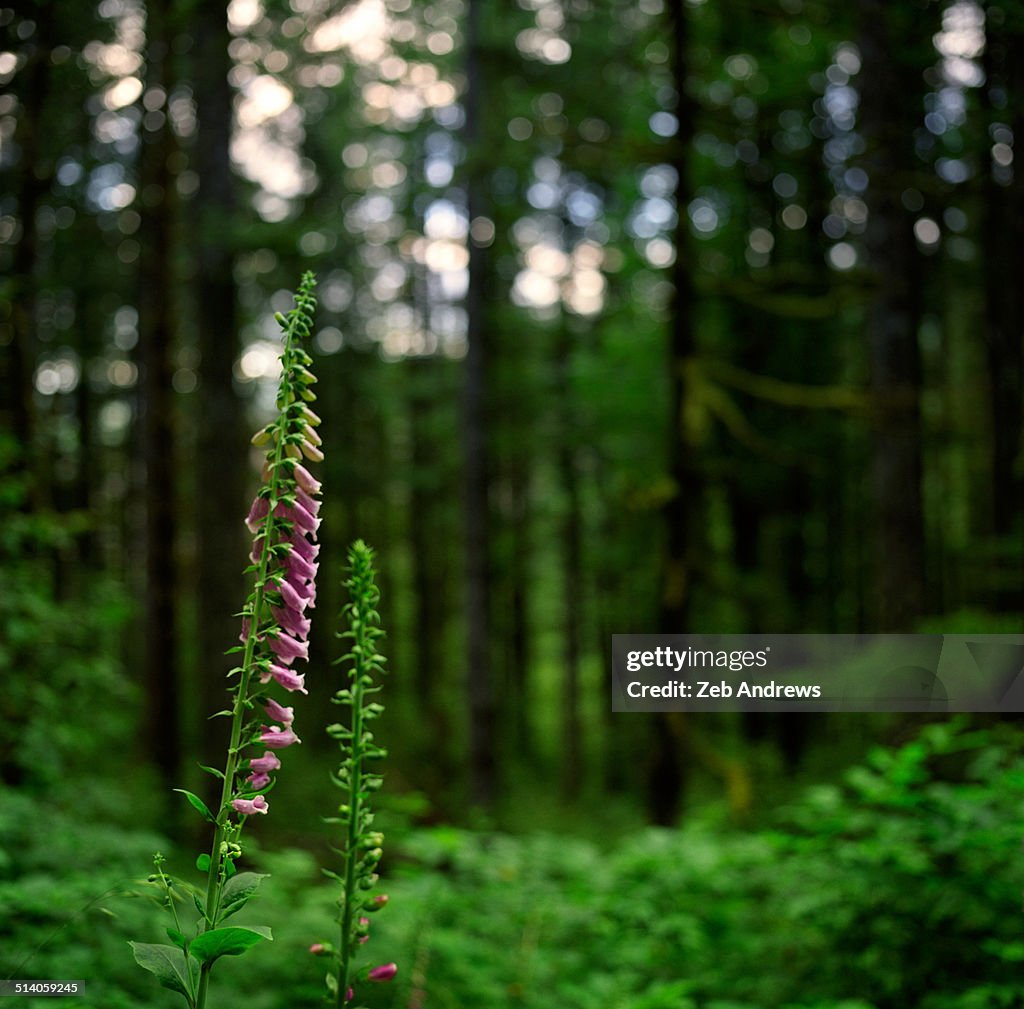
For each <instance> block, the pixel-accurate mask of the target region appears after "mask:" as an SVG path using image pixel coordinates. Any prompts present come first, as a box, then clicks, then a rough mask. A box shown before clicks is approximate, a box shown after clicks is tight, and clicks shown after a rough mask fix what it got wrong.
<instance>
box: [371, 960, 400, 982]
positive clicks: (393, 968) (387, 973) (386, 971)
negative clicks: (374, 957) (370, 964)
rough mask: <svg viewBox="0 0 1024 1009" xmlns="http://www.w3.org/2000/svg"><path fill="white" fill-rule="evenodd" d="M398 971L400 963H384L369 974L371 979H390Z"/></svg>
mask: <svg viewBox="0 0 1024 1009" xmlns="http://www.w3.org/2000/svg"><path fill="white" fill-rule="evenodd" d="M397 973H398V964H396V963H382V964H381V965H380V966H379V967H374V968H373V970H371V971H370V973H369V974H367V977H368V978H369V979H370V980H371V981H390V980H391V979H392V978H393V977H394V976H395V975H396V974H397Z"/></svg>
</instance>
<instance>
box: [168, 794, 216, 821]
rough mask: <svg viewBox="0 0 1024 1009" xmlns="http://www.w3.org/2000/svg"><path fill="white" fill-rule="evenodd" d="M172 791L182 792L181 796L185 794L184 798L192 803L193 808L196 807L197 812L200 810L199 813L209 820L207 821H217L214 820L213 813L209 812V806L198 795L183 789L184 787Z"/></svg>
mask: <svg viewBox="0 0 1024 1009" xmlns="http://www.w3.org/2000/svg"><path fill="white" fill-rule="evenodd" d="M174 791H175V792H181V794H182V795H183V796H185V798H186V799H188V801H189V802H190V803H192V805H193V806H194V807H195V808H196V809H197V810H199V812H200V813H201V814H202V815H203V816H204V817H205V818H206V819H207V820H209V821H210V823H216V822H217V821H216V819H215V818H214V815H213V813H211V812H210V810H209V808H208V807H207V805H206V803H205V802H203V800H202V799H200V798H199V796H198V795H194V794H193V793H192V792H190V791H188V789H185V788H176V789H175V790H174Z"/></svg>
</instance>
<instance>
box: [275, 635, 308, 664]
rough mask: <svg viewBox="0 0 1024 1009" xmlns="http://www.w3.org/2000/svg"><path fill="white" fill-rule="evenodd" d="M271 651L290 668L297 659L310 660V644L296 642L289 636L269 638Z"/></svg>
mask: <svg viewBox="0 0 1024 1009" xmlns="http://www.w3.org/2000/svg"><path fill="white" fill-rule="evenodd" d="M268 640H269V642H270V649H271V651H272V652H273V653H274V654H275V655H276V656H277V657H278V658H279V659H280V660H281V661H282V662H283V663H284V664H285V665H286V666H290V665H291V664H292V662H293V660H295V659H308V658H309V642H308V641H296V640H295V638H292V637H289V636H288V635H287V634H277V635H276V636H274V637H269V636H268Z"/></svg>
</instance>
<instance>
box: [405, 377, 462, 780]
mask: <svg viewBox="0 0 1024 1009" xmlns="http://www.w3.org/2000/svg"><path fill="white" fill-rule="evenodd" d="M439 363H440V362H439V361H438V359H437V358H434V357H425V358H422V359H420V360H415V359H414V360H410V361H408V362H406V367H408V368H410V369H411V370H412V373H413V374H412V376H411V383H410V385H411V393H410V397H409V419H410V429H411V430H410V437H411V441H412V475H411V479H410V490H411V494H410V499H409V538H410V543H411V546H412V584H413V594H414V596H415V613H414V615H413V623H414V636H415V642H416V644H415V647H414V648H413V649H412V652H413V664H414V668H413V677H414V682H415V684H416V702H417V704H418V705H419V706H420V707H421V710H422V711H423V713H424V715H425V718H426V730H427V731H426V740H425V744H426V745H425V753H426V754H427V755H429V760H428V761H427V762H426V766H428V767H429V768H430V772H431V781H430V787H431V790H432V793H433V794H434V795H436V796H437V797H438V798H441V797H443V794H444V791H445V786H446V784H447V782H448V781H449V780H450V776H451V773H452V767H451V756H450V752H449V739H450V735H451V725H450V720H449V717H448V712H447V710H446V708H445V704H444V699H443V696H442V694H441V690H440V689H439V688H440V687H441V686H442V683H443V680H442V671H443V669H444V667H445V661H444V631H445V627H446V625H447V600H446V591H445V587H446V571H445V568H446V564H447V561H446V556H445V555H446V551H445V550H444V543H445V534H444V530H443V529H442V528H439V526H440V511H439V504H440V498H441V493H442V491H443V483H444V480H443V473H444V470H443V469H442V466H443V463H442V462H441V460H440V459H439V458H438V455H437V451H436V447H437V444H438V440H437V438H436V424H435V422H434V418H435V407H434V404H435V403H436V402H437V399H438V393H439V391H440V390H439V386H438V382H437V370H438V365H439Z"/></svg>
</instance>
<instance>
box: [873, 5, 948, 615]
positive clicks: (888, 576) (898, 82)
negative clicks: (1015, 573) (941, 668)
mask: <svg viewBox="0 0 1024 1009" xmlns="http://www.w3.org/2000/svg"><path fill="white" fill-rule="evenodd" d="M859 10H860V15H861V29H860V31H861V36H860V45H861V56H862V60H863V63H862V68H861V73H860V81H861V102H860V125H861V129H862V132H863V135H864V139H865V142H866V144H867V151H866V153H865V155H864V168H865V169H866V171H867V173H868V177H869V185H868V189H867V192H866V194H865V200H866V202H867V205H868V225H867V231H866V233H865V242H864V244H865V247H866V249H867V253H868V267H869V269H870V270H871V273H872V276H873V279H874V291H875V294H874V298H873V300H872V302H871V304H870V305H869V308H868V319H867V338H868V352H869V357H870V364H871V391H872V396H873V403H874V422H875V436H874V460H873V474H872V477H873V484H872V486H873V493H874V497H875V503H876V509H877V517H876V522H877V550H878V557H877V561H876V563H877V569H878V575H877V578H878V582H877V584H878V602H879V612H878V614H877V617H876V620H877V626H878V629H879V630H895V629H909V628H910V627H911V626H912V625H913V623H914V621H915V620H917V619H918V618H920V617H921V616H922V614H923V613H924V612H925V607H926V601H925V537H924V509H923V501H922V490H921V486H922V480H923V460H922V448H921V414H920V399H921V357H920V351H919V348H918V339H917V334H918V328H919V326H920V321H921V284H922V281H923V277H922V262H921V255H920V253H919V252H918V250H917V247H916V242H915V239H914V232H913V227H914V220H913V217H912V215H911V214H910V213H909V212H908V211H907V210H906V208H905V207H904V205H903V203H902V202H901V193H902V191H903V190H904V189H905V187H906V185H907V178H908V177H909V176H910V173H912V172H913V171H915V170H916V168H917V165H916V163H915V155H914V131H915V129H917V128H918V127H919V125H920V121H921V117H922V76H921V74H922V70H923V69H924V66H925V64H924V63H923V62H918V61H917V60H915V59H914V55H915V53H917V51H918V47H915V45H913V44H911V43H909V42H908V39H909V38H913V37H917V36H921V37H924V38H930V37H931V33H930V32H927V31H924V28H925V27H926V26H925V25H922V24H921V23H920V20H918V21H916V22H914V23H911V22H910V21H909V20H907V18H906V14H905V13H904V14H903V15H902V16H901V13H900V12H899V11H896V10H895V9H893V7H892V5H890V4H886V3H885V2H884V0H860V7H859ZM901 22H903V23H902V30H901V27H900V25H901ZM933 57H934V54H932V58H933Z"/></svg>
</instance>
